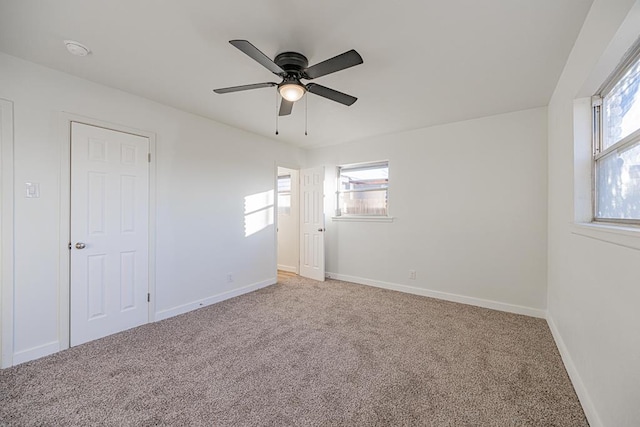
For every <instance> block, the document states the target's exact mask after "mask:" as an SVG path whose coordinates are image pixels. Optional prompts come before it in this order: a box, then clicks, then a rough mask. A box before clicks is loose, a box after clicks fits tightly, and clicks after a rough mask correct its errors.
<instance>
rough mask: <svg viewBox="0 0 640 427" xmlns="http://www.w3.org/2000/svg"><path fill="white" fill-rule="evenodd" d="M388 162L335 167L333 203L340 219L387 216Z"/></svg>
mask: <svg viewBox="0 0 640 427" xmlns="http://www.w3.org/2000/svg"><path fill="white" fill-rule="evenodd" d="M388 188H389V162H387V161H384V162H375V163H361V164H357V165H348V166H339V167H338V191H337V198H338V200H337V202H338V212H337V215H338V216H340V215H342V216H349V215H352V216H387V215H388V207H387V191H388Z"/></svg>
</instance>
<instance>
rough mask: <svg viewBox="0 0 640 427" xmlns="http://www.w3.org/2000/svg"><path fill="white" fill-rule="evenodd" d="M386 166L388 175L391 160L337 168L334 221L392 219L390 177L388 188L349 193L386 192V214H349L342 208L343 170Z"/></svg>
mask: <svg viewBox="0 0 640 427" xmlns="http://www.w3.org/2000/svg"><path fill="white" fill-rule="evenodd" d="M380 166H384V167H386V168H387V173H388V172H389V170H390V162H389V160H377V161H370V162H361V163H349V164H344V165H339V166H336V211H335V216H334V217H333V219H334V220H355V221H380V220H382V221H384V220H390V219H392V217H391V216H390V215H389V187H390V186H389V182H390V180H389V177H388V176H387V184H386V188H376V189H363V190H349V191H347V192H348V193H365V192H370V191H382V190H384V191H386V209H385V210H386V214H385V215H378V214H347V213H344V212H342V208H341V196H342V194H344V193H345V191H342V190H341V188H340V177H341V176H342V170H344V169H347V170H353V169H367V168H371V169H373V168H376V167H380Z"/></svg>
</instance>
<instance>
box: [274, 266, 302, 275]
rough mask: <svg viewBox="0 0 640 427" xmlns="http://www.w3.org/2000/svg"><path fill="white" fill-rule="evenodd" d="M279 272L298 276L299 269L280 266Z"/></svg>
mask: <svg viewBox="0 0 640 427" xmlns="http://www.w3.org/2000/svg"><path fill="white" fill-rule="evenodd" d="M278 270H280V271H287V272H289V273H296V274H298V269H297V268H295V267H292V266H290V265H280V264H278Z"/></svg>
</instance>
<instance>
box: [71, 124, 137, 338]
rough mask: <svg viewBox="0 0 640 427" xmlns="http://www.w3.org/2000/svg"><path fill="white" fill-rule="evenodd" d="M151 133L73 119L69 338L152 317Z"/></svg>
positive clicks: (89, 335)
mask: <svg viewBox="0 0 640 427" xmlns="http://www.w3.org/2000/svg"><path fill="white" fill-rule="evenodd" d="M148 153H149V139H148V138H145V137H141V136H137V135H131V134H128V133H123V132H118V131H114V130H110V129H104V128H99V127H95V126H89V125H85V124H81V123H72V126H71V228H70V229H71V236H70V237H71V240H70V241H71V272H70V273H71V301H70V304H71V313H70V315H71V331H70V336H71V345H78V344H82V343H84V342H87V341H91V340H94V339H97V338H100V337H103V336H106V335H109V334H113V333H116V332H119V331H123V330H125V329H129V328H132V327H135V326H139V325H141V324H144V323H147V322H148V319H149V315H148V310H147V304H148V301H147V300H148V298H147V293H148V289H149V272H148V268H149V226H148V221H149V219H148V218H149V161H148Z"/></svg>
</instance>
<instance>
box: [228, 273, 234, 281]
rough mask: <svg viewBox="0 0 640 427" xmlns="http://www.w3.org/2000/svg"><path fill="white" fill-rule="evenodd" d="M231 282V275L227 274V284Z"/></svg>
mask: <svg viewBox="0 0 640 427" xmlns="http://www.w3.org/2000/svg"><path fill="white" fill-rule="evenodd" d="M231 282H233V273H227V283H231Z"/></svg>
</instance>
